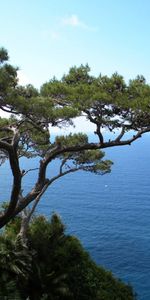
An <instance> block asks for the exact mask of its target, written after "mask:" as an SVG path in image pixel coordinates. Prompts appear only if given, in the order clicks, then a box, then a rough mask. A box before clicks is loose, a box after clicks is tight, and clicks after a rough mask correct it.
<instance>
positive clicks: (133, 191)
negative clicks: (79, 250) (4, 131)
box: [0, 134, 150, 300]
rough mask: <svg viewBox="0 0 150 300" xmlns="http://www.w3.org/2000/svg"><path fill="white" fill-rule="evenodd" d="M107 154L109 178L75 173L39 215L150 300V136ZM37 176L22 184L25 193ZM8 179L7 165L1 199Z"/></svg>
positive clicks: (47, 198) (0, 173) (26, 164)
mask: <svg viewBox="0 0 150 300" xmlns="http://www.w3.org/2000/svg"><path fill="white" fill-rule="evenodd" d="M105 153H106V157H107V158H108V159H111V160H112V161H113V162H114V165H113V167H112V172H111V173H110V174H107V175H104V176H98V175H94V174H91V173H84V172H79V173H74V174H71V175H68V176H66V177H63V178H62V179H60V180H58V181H56V182H55V183H54V184H53V185H52V186H51V187H50V188H49V190H48V191H47V192H46V194H45V195H44V197H43V198H42V199H41V202H40V204H39V206H38V212H40V213H43V214H45V215H46V216H48V217H49V216H50V215H51V213H52V212H54V211H55V212H57V213H59V214H60V216H61V217H62V220H63V222H64V223H65V224H66V227H67V231H68V232H69V233H71V234H74V235H76V236H77V237H78V238H80V240H81V242H82V244H83V245H84V246H85V248H86V249H87V250H88V251H89V252H90V254H91V256H92V257H93V259H94V260H95V261H96V262H97V263H98V264H100V265H102V266H104V267H106V268H107V269H109V270H111V271H112V272H113V273H114V274H115V275H116V276H118V277H120V278H121V279H122V280H124V281H125V282H127V283H130V284H131V285H132V286H133V287H134V290H135V291H136V292H137V294H138V299H139V300H149V299H150V135H149V134H146V135H144V136H143V137H142V138H141V139H140V140H138V141H136V142H135V143H134V144H132V146H125V147H118V148H109V149H107V150H105ZM56 164H57V162H56ZM22 167H23V168H25V169H27V168H31V167H36V160H35V159H34V160H32V161H31V160H29V161H26V160H23V161H22ZM55 167H56V165H54V166H53V167H52V168H51V169H49V170H48V175H50V173H51V172H52V173H53V172H54V169H55ZM35 174H36V173H34V172H32V173H29V176H28V178H27V179H25V182H24V185H25V190H26V191H27V190H28V189H30V187H31V186H32V184H33V183H34V181H35V180H36V177H35ZM10 179H11V176H10V174H9V170H8V165H7V164H5V165H3V166H2V167H1V168H0V180H1V187H0V200H7V199H8V197H9V191H8V187H10ZM6 190H7V193H6Z"/></svg>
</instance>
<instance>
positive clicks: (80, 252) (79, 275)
mask: <svg viewBox="0 0 150 300" xmlns="http://www.w3.org/2000/svg"><path fill="white" fill-rule="evenodd" d="M19 227H20V220H19V219H18V218H16V219H15V220H13V221H12V222H11V223H10V224H9V225H8V226H6V228H5V232H3V233H2V234H1V237H0V274H1V276H0V285H1V290H2V291H3V294H2V296H3V298H2V296H1V295H0V296H1V298H2V299H16V300H17V299H22V300H25V299H27V298H28V299H30V300H48V299H50V300H65V299H66V300H67V299H70V300H134V299H135V295H134V294H133V291H132V288H131V287H130V286H128V285H126V284H124V283H123V282H122V281H120V280H118V279H116V278H115V277H114V276H113V275H112V274H111V273H110V272H108V271H106V270H104V269H103V268H102V267H99V266H97V265H96V264H95V263H94V262H93V260H92V259H91V258H90V256H89V254H88V253H87V252H86V251H85V250H84V248H83V247H82V245H81V243H80V242H79V240H78V239H77V238H75V237H74V236H69V235H66V234H65V227H64V225H63V224H62V222H61V220H60V218H59V217H58V216H57V215H56V214H54V215H53V216H52V218H51V221H48V220H47V219H46V218H45V217H43V216H38V217H35V218H34V219H33V220H32V222H31V224H30V226H29V230H28V247H27V248H25V247H23V246H22V245H21V241H20V240H19V239H18V237H17V234H18V232H19ZM6 261H7V262H6ZM4 262H5V263H4ZM6 266H7V267H6ZM12 294H13V295H14V296H12ZM4 296H5V297H6V298H4ZM19 297H20V298H19ZM1 298H0V299H1Z"/></svg>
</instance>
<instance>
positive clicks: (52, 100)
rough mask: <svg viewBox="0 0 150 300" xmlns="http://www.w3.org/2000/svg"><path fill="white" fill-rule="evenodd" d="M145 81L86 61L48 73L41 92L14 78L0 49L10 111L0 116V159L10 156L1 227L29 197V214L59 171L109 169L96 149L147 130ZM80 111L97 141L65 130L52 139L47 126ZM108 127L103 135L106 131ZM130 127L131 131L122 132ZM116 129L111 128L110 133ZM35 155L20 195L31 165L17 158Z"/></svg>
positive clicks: (2, 89)
mask: <svg viewBox="0 0 150 300" xmlns="http://www.w3.org/2000/svg"><path fill="white" fill-rule="evenodd" d="M149 108H150V86H149V85H148V84H147V83H146V81H145V79H144V78H143V76H138V77H137V78H136V79H135V80H130V81H129V84H126V83H125V81H124V79H123V77H122V76H120V75H119V74H117V73H115V74H113V75H112V76H111V77H108V76H102V75H101V74H100V75H99V76H98V77H94V76H91V75H90V68H89V66H88V65H86V66H83V65H81V66H80V67H79V68H77V67H72V68H71V69H70V71H69V73H68V74H67V75H64V76H63V77H62V79H61V80H57V79H56V78H53V79H52V80H50V81H49V82H47V83H45V84H43V86H42V87H41V90H40V92H39V91H37V90H36V89H35V88H34V87H33V86H32V85H27V86H26V87H22V86H20V85H19V84H18V79H17V68H14V67H13V66H11V65H10V64H8V54H7V51H6V50H5V49H3V48H2V49H1V50H0V109H1V111H5V112H8V113H9V114H10V118H9V119H4V118H2V117H1V118H0V162H1V163H3V162H4V161H5V160H6V159H8V160H9V162H10V166H11V170H12V174H13V186H12V191H11V195H10V201H9V204H8V207H7V208H6V209H5V210H3V211H2V212H1V215H0V227H2V226H4V225H5V224H6V223H8V222H9V220H11V219H12V218H13V217H14V216H16V215H17V214H18V213H20V212H21V211H23V210H24V209H25V208H26V207H27V206H28V204H29V203H31V202H32V203H33V207H32V209H31V212H30V213H29V215H28V217H26V219H27V220H29V219H30V216H31V214H32V212H33V211H34V209H35V207H36V205H37V203H38V201H39V200H40V198H41V196H42V195H43V193H44V192H45V191H46V189H47V188H48V187H49V186H50V185H51V184H52V183H53V182H54V181H55V180H57V179H59V178H60V177H62V176H64V175H66V174H69V173H72V172H75V171H78V170H84V171H90V172H94V173H96V174H105V173H107V172H110V169H111V165H112V163H111V161H109V160H104V153H103V152H102V151H101V149H104V148H107V147H114V146H123V145H130V144H131V143H132V142H134V141H135V140H136V139H138V138H139V137H141V135H142V134H143V133H145V132H149V131H150V125H149V120H150V110H149ZM78 116H84V117H86V118H87V120H88V121H89V122H91V123H93V124H94V125H95V132H94V134H95V136H96V137H97V139H96V141H95V139H94V141H93V142H89V140H88V137H87V135H86V134H84V133H83V132H82V128H81V133H79V134H69V135H67V136H57V137H56V138H55V140H54V141H52V139H51V127H52V126H55V127H62V126H67V125H68V124H72V123H73V120H74V118H76V117H78ZM106 131H107V132H109V133H110V136H109V139H106V137H105V132H106ZM128 132H131V134H130V136H129V135H127V134H126V133H128ZM113 133H115V134H113ZM22 156H25V157H27V158H31V157H35V156H38V157H40V159H41V160H40V161H38V160H37V164H38V163H39V165H37V168H36V169H37V181H36V183H35V185H34V186H33V187H32V189H31V191H30V192H29V193H28V194H26V195H23V192H22V190H23V183H22V178H23V177H24V176H25V175H27V174H28V172H29V171H31V170H21V169H20V158H21V157H22ZM55 159H59V163H60V165H59V168H58V172H57V174H56V175H55V176H52V177H50V178H49V177H48V178H47V172H46V171H47V166H48V165H49V164H50V163H51V162H52V161H53V160H55Z"/></svg>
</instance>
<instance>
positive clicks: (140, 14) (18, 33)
mask: <svg viewBox="0 0 150 300" xmlns="http://www.w3.org/2000/svg"><path fill="white" fill-rule="evenodd" d="M0 10H1V17H0V45H1V46H4V47H5V48H6V49H8V51H9V55H10V58H11V63H13V64H14V65H16V66H19V68H20V69H21V73H20V76H21V77H22V80H24V81H25V82H31V83H32V84H34V85H35V86H36V87H40V86H41V85H42V84H43V83H44V82H46V81H48V80H49V79H50V78H52V77H53V76H54V75H55V76H56V77H58V78H60V77H61V76H62V75H63V74H64V73H66V72H67V71H68V69H69V68H70V67H71V66H72V65H80V64H81V63H83V64H85V63H88V64H89V65H90V67H91V71H92V73H93V74H95V75H98V74H99V73H102V74H107V75H111V74H112V73H113V72H115V71H117V72H119V73H120V74H122V75H123V76H125V79H126V80H128V79H129V78H133V77H135V76H136V75H137V74H143V75H144V76H145V77H146V79H147V80H148V82H150V1H149V0H126V1H123V0H93V1H90V0H20V1H19V0H5V1H1V4H0Z"/></svg>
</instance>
